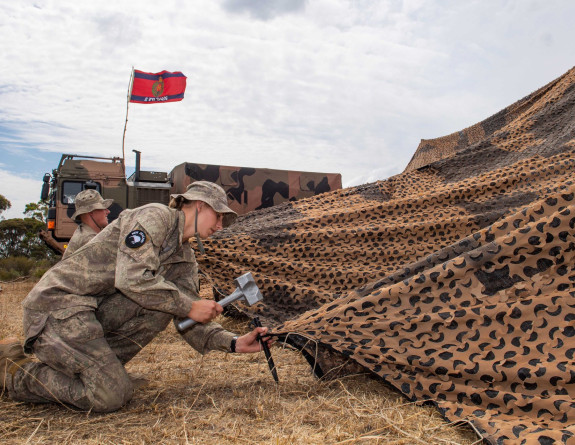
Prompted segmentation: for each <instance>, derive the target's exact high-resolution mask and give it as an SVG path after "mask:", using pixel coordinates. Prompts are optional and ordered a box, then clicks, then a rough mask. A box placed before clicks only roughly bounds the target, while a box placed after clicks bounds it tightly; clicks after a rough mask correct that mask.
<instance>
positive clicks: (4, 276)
mask: <svg viewBox="0 0 575 445" xmlns="http://www.w3.org/2000/svg"><path fill="white" fill-rule="evenodd" d="M53 263H54V262H53V261H50V260H34V259H32V258H28V257H25V256H11V257H8V258H1V259H0V280H1V281H10V280H14V279H16V278H19V277H27V276H33V277H35V278H41V277H42V275H44V273H45V272H46V271H47V270H48V269H49V268H50V267H52V265H53Z"/></svg>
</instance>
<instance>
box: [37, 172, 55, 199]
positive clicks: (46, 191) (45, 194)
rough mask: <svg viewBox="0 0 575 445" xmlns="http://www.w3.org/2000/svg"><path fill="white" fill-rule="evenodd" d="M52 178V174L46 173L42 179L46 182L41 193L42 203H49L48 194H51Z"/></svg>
mask: <svg viewBox="0 0 575 445" xmlns="http://www.w3.org/2000/svg"><path fill="white" fill-rule="evenodd" d="M51 178H52V177H51V176H50V173H45V174H44V178H43V179H42V180H43V181H44V184H42V191H41V192H40V200H41V201H47V200H48V194H49V193H50V179H51Z"/></svg>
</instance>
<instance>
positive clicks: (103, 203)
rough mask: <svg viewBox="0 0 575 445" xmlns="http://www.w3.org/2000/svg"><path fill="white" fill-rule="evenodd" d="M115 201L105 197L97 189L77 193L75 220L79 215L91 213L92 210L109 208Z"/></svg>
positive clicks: (73, 216)
mask: <svg viewBox="0 0 575 445" xmlns="http://www.w3.org/2000/svg"><path fill="white" fill-rule="evenodd" d="M113 202H114V200H113V199H104V198H102V196H101V195H100V194H99V193H98V192H97V191H96V190H91V189H90V190H82V191H81V192H80V193H78V194H77V195H76V200H75V201H74V204H75V205H76V211H75V212H74V214H73V215H72V219H73V220H74V221H75V220H76V218H78V216H80V215H83V214H85V213H90V212H91V211H92V210H100V209H107V208H108V207H110V206H111V205H112V203H113Z"/></svg>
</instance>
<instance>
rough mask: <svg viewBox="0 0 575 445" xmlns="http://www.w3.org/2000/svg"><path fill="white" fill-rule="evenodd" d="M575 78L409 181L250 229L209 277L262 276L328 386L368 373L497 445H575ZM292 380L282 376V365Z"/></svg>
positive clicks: (489, 124)
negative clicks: (347, 375)
mask: <svg viewBox="0 0 575 445" xmlns="http://www.w3.org/2000/svg"><path fill="white" fill-rule="evenodd" d="M574 148H575V69H573V70H571V71H569V72H568V73H566V74H565V75H564V76H562V77H560V78H559V79H557V80H555V81H553V82H551V83H550V84H548V85H546V86H545V87H543V88H541V89H540V90H538V91H536V92H534V93H533V94H531V95H529V96H528V97H526V98H524V99H522V100H521V101H519V102H517V103H516V104H514V105H512V106H511V107H508V108H507V109H505V110H503V111H501V112H500V113H498V114H496V115H494V116H492V117H491V118H489V119H487V120H485V121H483V122H481V123H479V124H477V125H474V126H473V127H470V128H468V129H466V130H463V131H461V132H458V133H455V134H453V135H450V136H446V137H443V138H438V139H435V140H427V141H425V140H424V141H422V143H421V145H420V146H419V148H418V150H417V152H416V153H415V155H414V157H413V159H412V161H411V162H410V164H409V166H408V167H407V169H406V170H405V172H404V173H402V174H400V175H397V176H394V177H392V178H389V179H387V180H385V181H381V182H377V183H374V184H367V185H363V186H359V187H354V188H348V189H344V190H339V191H335V192H331V193H328V194H324V195H320V196H317V197H315V198H310V199H306V200H303V201H298V202H294V203H287V204H284V205H280V206H277V207H273V208H270V209H266V210H264V211H260V212H255V213H251V214H248V215H246V216H244V217H242V218H240V220H239V222H238V224H236V225H235V226H233V227H231V228H229V229H227V230H225V231H223V232H221V234H220V235H219V236H218V237H217V238H216V239H214V240H211V241H210V242H208V243H206V252H207V253H206V255H205V256H204V257H202V258H200V262H201V265H202V267H203V269H204V270H205V271H207V272H208V273H209V274H210V276H211V277H212V278H214V279H215V281H216V282H217V284H218V285H219V286H220V287H221V288H222V289H224V290H225V291H226V292H230V291H231V290H232V289H231V286H232V285H233V283H232V280H233V278H235V277H237V276H239V275H241V274H243V273H245V272H247V271H252V273H253V275H254V277H255V278H256V280H257V282H258V284H259V285H260V288H261V290H262V292H263V294H264V296H265V301H264V302H263V303H261V304H258V305H257V306H255V307H252V308H247V307H242V308H241V309H242V310H243V311H244V312H245V313H247V314H248V315H252V316H253V315H256V314H257V315H259V316H260V318H261V319H262V321H263V322H264V324H266V323H267V324H268V325H272V326H274V331H275V332H276V333H278V334H279V335H280V336H281V338H283V339H286V340H287V342H288V343H289V344H291V345H292V346H294V347H296V348H298V349H300V350H301V351H302V352H303V353H304V355H305V356H306V357H307V358H308V360H309V361H310V363H312V364H313V366H314V370H315V372H316V374H317V375H319V376H321V375H327V376H330V375H331V376H333V375H339V374H341V373H343V372H350V371H352V370H354V369H355V368H358V369H367V370H369V371H370V372H372V373H374V374H376V375H377V376H379V377H381V378H382V379H384V380H385V381H386V382H388V383H390V384H391V385H393V386H394V387H395V388H397V389H398V390H399V391H401V392H402V393H403V394H405V395H406V396H407V397H408V398H410V399H411V400H417V401H421V402H424V401H431V402H433V403H435V404H436V406H437V407H438V409H439V410H440V411H441V412H442V414H443V415H444V416H445V417H446V418H447V419H448V420H450V421H466V422H470V423H471V424H472V425H473V426H474V428H475V429H476V430H477V431H478V432H479V433H480V434H481V435H482V436H483V437H484V438H485V439H486V440H487V441H489V442H492V443H543V444H546V443H554V441H558V442H561V441H563V442H570V441H575V409H573V408H575V406H574V405H575V403H574V402H573V399H574V397H575V368H574V354H575V341H574V340H575V289H574V283H575V261H574V260H575V242H574V241H575V238H574V231H575V228H574V227H575V199H574V197H575V184H574V181H573V174H574V173H575V152H574ZM280 373H281V366H280Z"/></svg>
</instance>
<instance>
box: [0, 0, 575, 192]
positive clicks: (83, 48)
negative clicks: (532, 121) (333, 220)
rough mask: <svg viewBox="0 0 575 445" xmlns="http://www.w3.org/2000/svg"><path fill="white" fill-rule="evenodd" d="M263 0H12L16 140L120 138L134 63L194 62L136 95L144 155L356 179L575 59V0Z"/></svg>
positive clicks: (130, 137)
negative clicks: (167, 89)
mask: <svg viewBox="0 0 575 445" xmlns="http://www.w3.org/2000/svg"><path fill="white" fill-rule="evenodd" d="M254 4H255V3H253V2H252V3H250V2H245V1H243V0H234V1H232V0H222V1H220V2H214V1H212V0H195V1H194V2H185V1H182V0H166V1H164V2H162V3H161V5H159V4H157V3H156V2H151V1H147V0H138V1H136V0H120V1H117V2H112V3H107V4H100V3H97V2H92V3H90V2H77V1H75V0H58V1H55V0H38V1H36V2H35V3H34V4H32V3H31V2H8V3H7V4H6V5H3V14H2V16H0V28H1V29H2V30H3V31H2V33H1V34H0V47H1V48H2V54H1V55H0V60H1V61H2V63H0V101H1V102H2V108H1V109H0V125H2V124H4V126H9V127H10V128H11V129H12V130H13V131H18V140H13V139H10V138H4V137H0V148H3V147H4V149H11V150H24V149H25V148H23V147H29V146H32V147H35V148H40V149H42V150H48V151H53V152H57V153H64V152H66V153H78V154H89V155H105V156H117V155H120V154H121V151H122V145H121V144H122V134H123V127H124V119H125V113H126V93H127V87H128V80H129V75H130V70H131V67H132V66H134V67H135V68H137V69H140V70H144V71H150V72H157V71H160V70H162V69H167V70H171V71H176V70H179V71H182V72H184V73H185V74H186V75H187V76H188V88H187V91H186V98H185V99H184V100H183V101H182V102H179V103H174V104H161V105H151V106H150V105H139V104H131V105H130V111H129V121H128V127H127V133H126V155H127V161H128V164H131V165H133V155H132V154H131V150H132V149H138V150H140V151H142V156H143V157H142V162H143V168H153V169H158V170H159V169H164V170H166V171H169V170H170V169H171V168H172V167H173V166H175V165H177V164H179V163H181V162H184V161H194V162H202V163H214V164H228V165H242V166H254V167H271V168H284V169H295V170H313V171H330V172H334V171H335V172H341V173H342V174H343V180H344V185H354V184H357V181H361V180H363V178H365V179H366V180H370V181H371V180H373V179H374V175H378V174H381V175H387V176H389V175H392V174H395V173H398V172H400V171H401V170H403V168H404V167H405V166H406V165H407V163H408V162H409V160H410V159H411V157H412V155H413V152H414V151H415V149H416V147H417V145H418V143H419V141H420V139H421V138H426V139H429V138H434V137H439V136H443V135H445V134H448V133H451V132H453V131H457V130H460V129H462V128H464V127H467V126H469V125H472V124H474V123H476V122H478V121H480V120H483V119H485V118H486V117H488V116H489V115H491V114H493V113H495V112H497V111H499V110H500V109H502V108H504V107H505V106H507V105H509V104H511V103H512V102H514V101H516V100H518V99H520V98H521V97H523V96H525V95H526V94H528V93H530V92H531V91H533V90H535V89H537V88H539V87H540V86H542V85H543V84H545V83H547V82H549V81H551V80H553V79H554V78H555V77H557V76H559V75H561V74H562V73H563V72H565V71H566V70H567V69H569V68H570V67H571V65H572V63H573V62H572V61H571V60H568V58H566V57H565V54H570V53H571V45H572V43H571V42H572V41H573V39H574V37H575V31H574V30H573V26H572V24H571V22H570V17H572V16H573V13H575V4H574V3H572V2H570V1H567V0H564V1H561V0H549V1H548V2H545V3H541V2H534V1H523V0H522V1H519V0H508V1H505V2H500V1H494V0H484V1H468V2H460V1H455V0H451V1H445V2H433V1H423V0H417V1H407V0H406V1H400V0H392V1H383V0H382V1H379V2H373V1H362V0H313V1H312V0H309V1H306V2H304V1H303V0H302V1H298V2H288V1H283V0H275V1H274V2H267V3H266V5H265V6H262V5H260V7H256V6H254ZM258 4H259V3H258ZM232 10H233V11H234V13H232V12H230V11H232ZM53 167H55V166H49V167H48V168H46V170H48V169H49V168H53ZM379 179H384V177H381V178H379ZM38 180H41V178H38ZM38 190H39V188H38ZM36 193H38V192H36Z"/></svg>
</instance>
